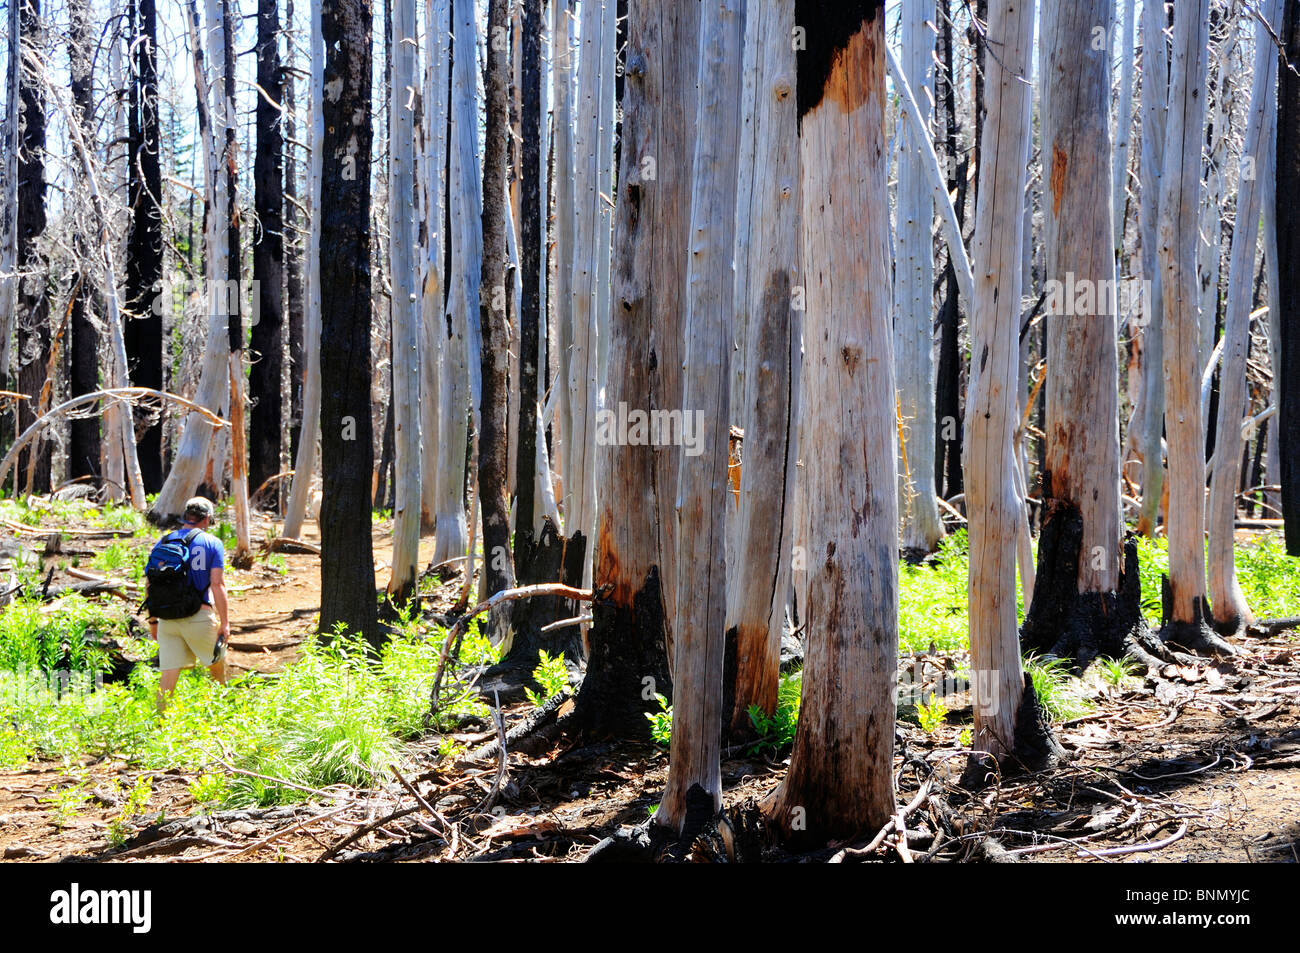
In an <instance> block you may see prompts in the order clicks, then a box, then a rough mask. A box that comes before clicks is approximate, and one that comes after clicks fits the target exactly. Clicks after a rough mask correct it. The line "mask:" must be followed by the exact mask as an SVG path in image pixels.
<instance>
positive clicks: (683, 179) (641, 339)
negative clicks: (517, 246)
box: [555, 0, 699, 738]
mask: <svg viewBox="0 0 1300 953" xmlns="http://www.w3.org/2000/svg"><path fill="white" fill-rule="evenodd" d="M698 24H699V6H698V5H697V4H695V3H690V2H686V3H672V4H670V5H667V6H664V5H663V4H662V3H661V2H660V0H631V3H630V4H629V6H628V47H627V52H626V64H627V67H626V84H625V87H624V98H623V138H622V145H621V151H620V171H619V191H618V197H617V201H616V204H615V224H614V244H613V247H614V250H615V252H614V262H613V269H612V274H613V305H612V307H611V312H610V320H609V329H610V341H609V372H608V375H607V377H606V392H605V401H606V407H607V410H606V413H607V414H608V413H609V410H608V408H614V409H617V408H618V407H620V406H625V407H628V408H632V409H634V410H640V411H641V412H642V413H646V414H648V413H649V412H650V411H651V409H652V408H655V407H662V406H663V405H660V404H656V402H655V390H654V385H655V382H656V379H657V373H656V369H657V368H662V362H663V357H662V352H659V351H657V350H656V347H657V341H658V336H659V334H660V333H661V329H664V328H671V327H678V328H680V323H679V322H680V316H679V310H678V309H679V307H680V303H681V302H682V300H683V296H684V290H685V279H686V262H687V255H686V254H684V252H683V249H684V248H685V247H686V241H687V234H688V227H689V219H690V207H691V204H690V203H691V176H690V168H689V164H688V163H686V162H682V161H666V160H665V158H664V157H669V156H688V155H691V154H692V151H693V149H694V142H695V129H696V126H695V112H694V108H695V107H694V103H695V98H694V97H695V84H694V79H693V78H694V76H695V74H696V71H697V68H698V62H699V60H698V57H699V43H698V42H696V40H697V37H698ZM560 32H561V31H560V29H559V28H558V26H557V30H556V33H557V35H558V34H559V33H560ZM556 74H557V83H558V82H559V80H558V77H559V75H560V69H559V68H558V66H557V70H556ZM687 76H689V77H691V80H690V81H684V80H683V77H687ZM559 105H560V103H559V100H558V98H557V103H556V106H557V110H558V108H559ZM557 115H558V113H557ZM563 135H564V134H563V129H562V128H561V127H560V125H559V123H558V120H557V132H556V138H555V144H556V155H557V157H558V156H560V155H561V144H562V140H563ZM565 187H566V186H565V176H564V174H563V171H562V166H561V165H560V164H559V162H558V160H557V164H556V203H557V208H558V207H559V203H560V195H561V194H562V192H563V190H564V188H565ZM563 280H564V271H563V269H562V268H561V269H559V270H558V272H557V288H556V301H557V303H558V304H559V306H560V307H561V308H563V307H565V306H566V299H565V297H564V295H563V294H562V293H561V292H560V288H561V287H563V285H562V282H563ZM559 320H561V321H562V320H563V318H562V317H561V318H559ZM677 347H678V349H680V345H678V346H677ZM674 353H679V350H678V351H675V352H674ZM556 386H559V387H561V388H563V381H559V382H557V385H556ZM663 409H668V408H663ZM647 436H648V435H647ZM596 450H597V453H596V463H597V467H598V474H597V480H598V483H599V487H600V492H599V493H598V494H597V496H596V501H597V509H596V551H595V554H594V560H595V575H594V582H595V586H594V588H595V590H596V592H597V593H599V598H598V600H597V601H596V602H595V603H594V605H593V608H592V615H593V616H594V621H593V625H592V629H591V633H590V644H591V649H590V654H589V657H588V660H587V674H586V677H585V678H584V679H583V683H582V688H581V690H580V691H579V693H578V698H577V701H576V707H575V709H574V718H575V719H576V720H577V723H578V724H579V725H580V726H581V727H582V728H583V729H584V730H585V731H586V732H587V733H589V734H591V735H594V736H603V735H614V736H616V737H620V738H642V737H646V736H647V735H648V733H649V723H648V722H647V721H646V719H645V713H646V712H650V711H654V710H656V707H657V705H656V701H655V694H656V693H658V694H662V695H665V696H668V697H671V696H672V694H673V692H672V683H671V679H670V664H669V663H670V660H669V657H668V654H667V649H668V641H667V618H666V617H667V609H668V603H667V602H666V595H665V593H666V590H667V589H669V588H671V587H668V586H666V585H665V583H664V574H665V572H666V569H665V566H666V565H672V561H671V560H668V559H667V557H666V554H665V553H664V551H663V548H662V547H663V541H664V539H665V538H667V533H666V531H665V530H664V528H663V527H664V525H665V524H666V523H670V522H671V521H672V520H673V519H674V516H673V513H672V510H671V506H672V497H671V496H666V495H665V492H664V489H663V487H662V484H660V483H658V482H657V478H656V464H657V459H658V454H659V450H658V449H657V448H656V447H655V446H653V445H652V444H651V443H650V441H649V439H638V440H636V441H633V440H631V439H630V435H629V439H628V440H626V441H619V440H606V439H598V440H597V441H596ZM566 479H567V474H566ZM675 482H676V481H675V480H674V483H675Z"/></svg>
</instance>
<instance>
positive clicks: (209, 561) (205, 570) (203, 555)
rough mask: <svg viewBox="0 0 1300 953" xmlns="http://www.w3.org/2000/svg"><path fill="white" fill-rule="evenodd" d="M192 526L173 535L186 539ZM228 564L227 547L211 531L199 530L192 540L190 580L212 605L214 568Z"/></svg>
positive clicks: (183, 528) (220, 567)
mask: <svg viewBox="0 0 1300 953" xmlns="http://www.w3.org/2000/svg"><path fill="white" fill-rule="evenodd" d="M191 528H192V527H182V528H181V529H178V530H176V531H175V532H174V533H173V534H172V535H173V536H176V537H177V538H178V539H184V538H185V534H186V533H188V532H189V531H190V529H191ZM225 566H226V547H225V546H224V545H223V544H222V542H221V540H219V539H217V537H215V536H213V535H212V534H211V533H205V532H203V531H202V530H200V531H199V533H198V535H196V536H195V537H194V538H193V539H192V540H190V582H191V583H192V584H193V585H194V588H195V589H197V590H198V591H199V592H201V593H203V601H204V602H206V603H207V604H208V605H212V570H213V569H224V568H225Z"/></svg>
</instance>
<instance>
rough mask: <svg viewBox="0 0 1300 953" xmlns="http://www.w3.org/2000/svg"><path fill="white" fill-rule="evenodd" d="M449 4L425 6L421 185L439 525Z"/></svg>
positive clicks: (427, 413)
mask: <svg viewBox="0 0 1300 953" xmlns="http://www.w3.org/2000/svg"><path fill="white" fill-rule="evenodd" d="M450 12H451V8H450V0H428V2H426V3H425V17H424V44H425V50H426V53H425V56H426V67H425V74H424V108H425V114H424V152H423V156H422V164H421V169H420V181H421V184H422V186H423V193H424V210H425V220H424V248H423V265H422V267H423V280H422V285H423V289H424V290H423V293H422V295H421V299H420V325H421V326H420V346H421V350H422V353H421V356H420V511H421V513H420V520H421V523H422V527H423V528H424V529H426V530H433V529H434V527H435V525H436V518H435V514H436V513H437V506H438V502H437V501H438V498H437V483H438V466H439V459H440V458H441V456H442V455H443V454H444V453H445V452H446V450H445V448H444V446H443V444H442V442H441V441H440V440H439V429H438V427H439V423H440V422H441V421H440V416H441V415H440V412H439V402H438V396H439V380H440V379H441V374H442V373H443V372H442V370H441V367H442V342H443V339H444V333H443V328H444V327H445V322H444V320H443V314H444V313H445V311H444V306H445V301H446V296H447V285H446V279H445V276H444V275H443V268H444V264H443V261H444V259H443V254H444V251H445V249H446V240H447V236H446V231H445V229H446V209H447V179H446V172H447V100H448V96H447V91H448V90H447V81H448V79H449V76H448V72H447V67H448V66H449V65H450V45H449V42H448V41H449V39H450V29H451V22H450Z"/></svg>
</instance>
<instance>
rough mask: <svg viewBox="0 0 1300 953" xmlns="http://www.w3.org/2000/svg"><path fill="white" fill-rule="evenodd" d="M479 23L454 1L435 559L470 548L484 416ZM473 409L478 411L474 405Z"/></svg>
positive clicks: (463, 1)
mask: <svg viewBox="0 0 1300 953" xmlns="http://www.w3.org/2000/svg"><path fill="white" fill-rule="evenodd" d="M477 35H478V31H477V25H476V21H475V17H474V6H473V4H472V3H469V2H467V0H454V2H453V3H452V49H451V52H452V67H451V69H452V83H451V136H452V142H451V160H450V168H449V170H448V177H447V182H448V186H447V189H448V191H447V199H448V202H449V204H450V212H451V231H450V233H449V234H450V240H451V278H450V283H449V292H450V293H449V295H448V298H447V310H446V316H445V319H444V321H443V324H444V325H445V330H443V333H445V335H446V337H445V338H444V340H443V342H442V361H441V363H440V366H439V374H438V385H439V390H440V401H439V406H440V408H441V415H440V416H439V418H438V440H439V443H440V446H441V448H442V453H441V454H440V456H439V464H438V489H437V494H436V496H437V501H438V503H437V515H436V517H435V521H436V524H437V526H436V529H435V530H434V551H433V562H434V564H435V565H436V564H438V563H441V562H444V561H446V560H449V559H454V558H456V557H459V556H464V555H466V553H467V552H468V547H469V530H468V526H467V524H466V519H465V468H466V453H467V448H468V445H469V420H470V415H471V413H473V414H475V415H477V409H476V408H477V407H478V397H479V395H478V389H479V388H478V385H477V384H476V381H478V380H479V377H480V372H479V369H478V368H477V367H476V366H474V365H476V364H477V362H478V360H479V349H478V347H477V340H478V326H479V279H480V271H481V256H482V253H483V236H482V231H481V229H482V219H481V215H482V211H481V208H480V202H481V201H482V186H481V183H480V181H479V153H478V91H477V90H478V79H477V76H478V66H477V54H476V52H475V43H476V37H477ZM472 408H473V409H472Z"/></svg>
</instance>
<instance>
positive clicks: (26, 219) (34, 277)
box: [11, 0, 51, 493]
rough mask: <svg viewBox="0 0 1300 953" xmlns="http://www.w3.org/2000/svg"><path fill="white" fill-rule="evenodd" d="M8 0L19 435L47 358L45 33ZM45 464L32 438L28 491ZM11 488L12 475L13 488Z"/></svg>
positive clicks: (43, 486) (41, 478) (34, 12)
mask: <svg viewBox="0 0 1300 953" xmlns="http://www.w3.org/2000/svg"><path fill="white" fill-rule="evenodd" d="M13 2H17V3H19V26H18V34H17V38H16V40H14V39H11V42H17V43H18V44H19V49H20V50H21V51H22V56H23V58H24V62H23V63H22V64H21V68H20V73H19V81H18V100H19V103H20V104H21V109H22V116H21V119H20V122H19V126H20V137H19V138H20V143H19V150H18V219H17V224H18V245H17V248H18V255H17V263H16V264H17V271H18V275H19V279H18V314H17V328H18V386H17V390H18V391H19V392H20V393H23V394H26V395H28V398H29V399H28V400H24V401H19V402H18V431H19V432H20V433H21V432H22V431H23V430H26V429H27V428H28V427H30V426H31V425H32V424H33V423H34V422H35V421H36V416H37V407H38V403H39V399H40V394H41V388H42V387H43V386H44V385H45V376H46V373H45V372H46V366H47V365H48V364H49V360H50V299H49V294H48V291H47V288H46V284H47V274H46V272H47V270H48V268H47V266H46V263H45V260H44V257H43V256H42V255H41V252H40V248H39V245H40V240H41V236H42V235H43V234H44V232H45V226H46V209H45V126H46V123H45V90H44V87H43V85H42V81H41V76H40V70H39V69H38V67H37V65H36V62H35V61H36V59H38V58H39V59H43V57H44V43H45V38H44V33H45V31H44V27H43V21H42V19H41V4H40V0H13ZM33 458H34V459H33ZM50 463H51V444H50V443H49V441H43V440H39V439H38V440H37V441H36V443H35V444H34V445H33V447H32V448H31V449H28V450H24V451H23V453H22V455H21V456H20V457H19V458H18V467H17V469H16V470H15V473H27V472H28V471H29V469H30V470H31V471H32V473H33V478H32V480H31V483H30V486H31V488H32V490H33V491H34V492H37V493H46V492H48V491H49V489H50ZM33 464H34V466H33ZM17 488H18V479H17V477H15V484H14V489H15V491H17Z"/></svg>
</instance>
